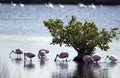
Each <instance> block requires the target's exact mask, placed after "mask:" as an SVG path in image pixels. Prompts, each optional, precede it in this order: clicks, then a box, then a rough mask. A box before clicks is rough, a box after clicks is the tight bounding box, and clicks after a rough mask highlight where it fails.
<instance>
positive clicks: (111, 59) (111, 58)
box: [106, 55, 117, 62]
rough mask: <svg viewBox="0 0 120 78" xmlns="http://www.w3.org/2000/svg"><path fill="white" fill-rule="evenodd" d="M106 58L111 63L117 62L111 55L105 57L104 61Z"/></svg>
mask: <svg viewBox="0 0 120 78" xmlns="http://www.w3.org/2000/svg"><path fill="white" fill-rule="evenodd" d="M107 58H108V59H109V60H110V61H111V62H115V61H117V57H115V56H112V55H111V56H108V55H107V56H106V59H107Z"/></svg>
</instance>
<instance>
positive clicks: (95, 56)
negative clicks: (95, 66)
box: [92, 55, 101, 63]
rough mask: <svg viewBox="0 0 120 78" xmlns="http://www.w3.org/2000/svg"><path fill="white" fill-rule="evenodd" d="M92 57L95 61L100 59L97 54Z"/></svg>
mask: <svg viewBox="0 0 120 78" xmlns="http://www.w3.org/2000/svg"><path fill="white" fill-rule="evenodd" d="M92 57H93V59H94V61H95V62H96V63H97V62H98V61H99V60H100V59H101V57H100V56H99V55H94V56H92Z"/></svg>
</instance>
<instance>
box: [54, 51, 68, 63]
mask: <svg viewBox="0 0 120 78" xmlns="http://www.w3.org/2000/svg"><path fill="white" fill-rule="evenodd" d="M57 57H59V58H61V59H64V58H66V61H67V58H68V57H69V54H68V53H67V52H61V53H60V54H57V55H56V57H55V59H54V61H56V60H57Z"/></svg>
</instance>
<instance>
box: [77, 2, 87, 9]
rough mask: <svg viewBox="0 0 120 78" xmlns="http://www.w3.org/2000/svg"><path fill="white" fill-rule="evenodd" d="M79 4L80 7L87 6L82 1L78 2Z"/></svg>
mask: <svg viewBox="0 0 120 78" xmlns="http://www.w3.org/2000/svg"><path fill="white" fill-rule="evenodd" d="M79 6H80V7H81V8H86V7H87V6H86V5H84V4H83V3H79Z"/></svg>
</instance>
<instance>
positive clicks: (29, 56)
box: [24, 52, 35, 62]
mask: <svg viewBox="0 0 120 78" xmlns="http://www.w3.org/2000/svg"><path fill="white" fill-rule="evenodd" d="M26 56H27V57H28V58H30V62H32V58H33V57H35V54H33V53H30V52H28V53H24V60H26Z"/></svg>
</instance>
